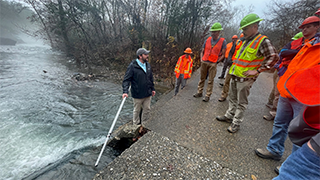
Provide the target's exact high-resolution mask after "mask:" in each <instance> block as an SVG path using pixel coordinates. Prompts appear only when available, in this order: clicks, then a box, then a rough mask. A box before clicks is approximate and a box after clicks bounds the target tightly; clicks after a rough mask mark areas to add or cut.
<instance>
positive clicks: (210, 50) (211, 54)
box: [202, 36, 224, 63]
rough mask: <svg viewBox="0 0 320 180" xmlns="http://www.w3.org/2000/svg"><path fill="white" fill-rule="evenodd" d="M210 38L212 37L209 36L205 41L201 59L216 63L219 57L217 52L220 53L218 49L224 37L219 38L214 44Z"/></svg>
mask: <svg viewBox="0 0 320 180" xmlns="http://www.w3.org/2000/svg"><path fill="white" fill-rule="evenodd" d="M211 39H212V37H211V36H210V37H209V38H208V39H207V41H206V45H205V47H204V55H203V56H202V60H203V61H210V62H213V63H216V62H217V61H218V58H219V54H220V51H221V48H222V44H223V41H224V38H219V41H218V42H217V43H216V44H215V45H214V46H213V45H212V44H211Z"/></svg>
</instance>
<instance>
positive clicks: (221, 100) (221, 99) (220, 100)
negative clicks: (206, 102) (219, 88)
mask: <svg viewBox="0 0 320 180" xmlns="http://www.w3.org/2000/svg"><path fill="white" fill-rule="evenodd" d="M226 99H227V98H225V97H220V98H219V99H218V101H219V102H223V101H225V100H226Z"/></svg>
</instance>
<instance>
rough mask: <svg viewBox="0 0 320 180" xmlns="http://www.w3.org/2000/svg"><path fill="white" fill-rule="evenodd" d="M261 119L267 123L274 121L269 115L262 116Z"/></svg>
mask: <svg viewBox="0 0 320 180" xmlns="http://www.w3.org/2000/svg"><path fill="white" fill-rule="evenodd" d="M263 119H264V120H267V121H272V120H274V116H272V115H271V114H269V115H265V116H263Z"/></svg>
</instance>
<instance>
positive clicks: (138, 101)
mask: <svg viewBox="0 0 320 180" xmlns="http://www.w3.org/2000/svg"><path fill="white" fill-rule="evenodd" d="M149 53H150V51H147V50H146V49H145V48H139V49H138V50H137V59H135V60H133V61H132V62H131V63H130V64H129V66H128V68H127V71H126V74H125V75H124V79H123V82H122V88H123V95H122V98H124V97H128V93H129V86H130V85H131V95H132V98H133V106H134V107H133V124H135V125H139V124H142V122H145V121H146V120H147V119H148V117H149V113H150V109H151V108H150V105H151V96H154V95H155V94H156V91H155V89H154V83H153V75H152V70H151V66H150V64H149V63H148V57H149ZM141 109H143V111H142V116H141V120H140V118H139V115H140V111H141Z"/></svg>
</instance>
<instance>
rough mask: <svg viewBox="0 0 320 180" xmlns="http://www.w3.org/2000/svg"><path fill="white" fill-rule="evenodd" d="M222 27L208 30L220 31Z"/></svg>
mask: <svg viewBox="0 0 320 180" xmlns="http://www.w3.org/2000/svg"><path fill="white" fill-rule="evenodd" d="M222 30H223V28H220V29H210V31H222Z"/></svg>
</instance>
